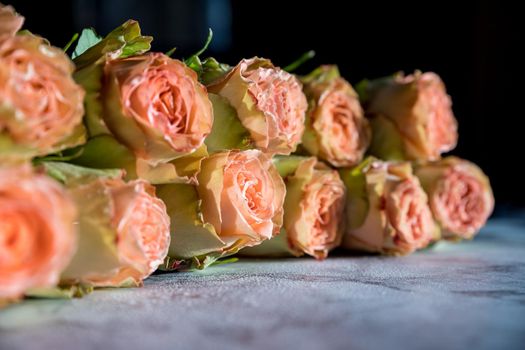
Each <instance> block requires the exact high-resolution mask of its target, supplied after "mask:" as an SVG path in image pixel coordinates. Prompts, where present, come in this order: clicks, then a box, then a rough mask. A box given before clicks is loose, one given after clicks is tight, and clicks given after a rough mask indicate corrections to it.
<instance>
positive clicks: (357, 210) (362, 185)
mask: <svg viewBox="0 0 525 350" xmlns="http://www.w3.org/2000/svg"><path fill="white" fill-rule="evenodd" d="M375 160H376V158H374V157H367V158H366V159H364V160H363V161H362V162H361V163H360V164H359V165H357V166H355V167H353V168H343V169H339V175H340V176H341V179H342V180H343V182H344V184H345V186H346V190H347V191H346V193H347V196H346V215H347V218H346V222H347V229H350V230H351V229H355V228H358V227H361V226H362V225H363V223H364V222H365V220H366V217H367V215H368V210H369V207H370V203H369V200H368V188H367V181H366V174H365V172H366V170H367V169H368V167H369V166H370V164H372V162H374V161H375Z"/></svg>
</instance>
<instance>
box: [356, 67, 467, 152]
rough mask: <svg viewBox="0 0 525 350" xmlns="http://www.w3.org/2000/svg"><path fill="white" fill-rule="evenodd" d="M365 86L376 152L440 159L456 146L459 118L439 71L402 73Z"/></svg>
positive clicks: (367, 109)
mask: <svg viewBox="0 0 525 350" xmlns="http://www.w3.org/2000/svg"><path fill="white" fill-rule="evenodd" d="M364 90H365V91H364V101H365V102H364V104H365V107H366V111H367V113H369V114H370V115H371V116H372V120H371V123H372V128H373V140H372V145H371V153H372V154H374V155H377V156H379V157H381V158H385V159H401V158H403V159H411V160H436V159H439V157H440V156H441V154H442V153H445V152H448V151H450V150H452V149H454V148H455V147H456V143H457V139H458V132H457V121H456V119H455V117H454V114H453V112H452V108H451V106H452V102H451V100H450V97H449V96H448V95H447V93H446V91H445V85H444V84H443V81H442V80H441V79H440V78H439V76H438V75H437V74H435V73H432V72H427V73H421V72H416V73H414V74H413V75H408V76H403V75H401V74H398V75H395V76H393V77H391V78H384V79H378V80H377V81H371V82H368V83H367V84H366V86H365V88H364Z"/></svg>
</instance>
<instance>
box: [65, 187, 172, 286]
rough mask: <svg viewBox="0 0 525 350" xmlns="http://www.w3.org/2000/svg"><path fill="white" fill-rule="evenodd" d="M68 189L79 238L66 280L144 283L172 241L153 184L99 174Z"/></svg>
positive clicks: (103, 283)
mask: <svg viewBox="0 0 525 350" xmlns="http://www.w3.org/2000/svg"><path fill="white" fill-rule="evenodd" d="M70 192H71V193H72V195H73V198H74V200H75V201H76V203H77V206H78V207H79V210H80V223H79V231H80V233H79V236H80V241H79V248H78V252H77V254H76V255H75V256H74V258H73V260H72V262H71V264H70V266H69V267H68V268H67V270H66V271H65V272H64V274H63V280H64V281H66V282H82V283H89V284H92V285H94V286H103V287H118V286H123V285H124V286H125V285H140V284H141V283H142V280H143V279H145V278H146V277H148V276H149V275H150V274H151V273H153V271H155V270H156V269H157V267H158V266H159V265H160V264H161V263H162V262H163V260H164V258H165V257H166V255H167V253H168V248H169V244H170V231H169V229H170V220H169V217H168V215H167V213H166V206H165V205H164V203H163V202H162V201H161V200H160V199H159V198H157V197H156V196H155V188H154V187H153V186H151V185H149V184H148V183H147V182H146V181H144V180H135V181H130V182H128V183H126V182H124V181H123V180H121V179H118V178H117V179H106V178H97V179H92V180H90V181H87V182H84V183H82V182H80V183H78V184H75V185H73V186H70ZM94 242H95V243H94Z"/></svg>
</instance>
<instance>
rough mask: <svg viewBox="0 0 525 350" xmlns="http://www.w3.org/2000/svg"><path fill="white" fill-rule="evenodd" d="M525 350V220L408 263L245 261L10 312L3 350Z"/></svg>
mask: <svg viewBox="0 0 525 350" xmlns="http://www.w3.org/2000/svg"><path fill="white" fill-rule="evenodd" d="M212 348H213V349H304V350H306V349H345V350H346V349H377V348H389V349H469V348H471V349H476V350H480V349H505V350H510V349H524V348H525V221H524V220H518V219H514V220H493V221H492V222H491V223H490V224H489V225H488V226H487V227H486V228H485V229H484V230H483V232H482V233H481V234H480V235H479V236H478V237H477V238H476V239H475V240H474V241H469V242H463V243H461V244H451V243H440V244H438V245H437V246H436V247H434V248H433V249H432V250H428V251H423V252H419V253H416V254H414V255H411V256H408V257H404V258H386V257H375V256H362V257H355V256H354V257H348V256H336V257H333V258H329V259H328V260H326V261H323V262H317V261H314V260H312V259H306V258H305V259H283V260H253V259H250V260H244V259H243V260H241V261H239V262H237V263H234V264H229V265H222V266H216V267H212V268H210V269H208V270H206V271H203V272H185V273H176V274H169V275H156V276H153V277H151V278H150V279H148V280H147V281H146V283H145V286H144V288H134V289H125V290H101V291H97V292H94V293H93V294H91V295H89V296H87V297H85V298H83V299H74V300H29V301H26V302H24V303H21V304H19V305H15V306H12V307H9V308H7V309H5V310H3V311H0V349H2V350H4V349H6V350H7V349H9V350H15V349H53V350H60V349H75V350H83V349H126V350H130V349H151V350H157V349H212Z"/></svg>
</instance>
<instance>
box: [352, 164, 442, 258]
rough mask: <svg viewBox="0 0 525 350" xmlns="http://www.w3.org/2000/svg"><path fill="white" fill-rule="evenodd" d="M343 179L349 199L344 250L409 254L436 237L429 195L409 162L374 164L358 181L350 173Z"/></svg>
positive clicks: (365, 169)
mask: <svg viewBox="0 0 525 350" xmlns="http://www.w3.org/2000/svg"><path fill="white" fill-rule="evenodd" d="M342 178H343V181H345V184H346V185H347V189H348V198H349V199H348V202H347V212H346V217H347V224H348V225H347V232H346V235H345V236H344V239H343V246H344V247H346V248H349V249H357V250H365V251H369V252H378V253H383V254H394V255H405V254H409V253H412V252H413V251H415V250H416V249H420V248H424V247H426V246H427V245H428V244H429V243H430V242H431V240H432V239H433V238H434V236H435V235H436V233H437V231H436V230H437V227H436V225H435V223H434V221H433V218H432V213H431V211H430V208H429V206H428V200H427V196H426V194H425V192H424V190H423V188H422V187H421V185H420V183H419V180H418V179H417V177H415V176H414V175H413V174H412V170H411V166H410V164H409V163H389V162H381V161H373V162H372V163H371V164H369V165H367V166H365V167H364V169H362V174H360V175H359V174H358V175H357V176H356V177H355V178H354V179H351V178H349V177H348V173H346V174H345V173H343V174H342ZM356 184H357V187H355V186H356Z"/></svg>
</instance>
